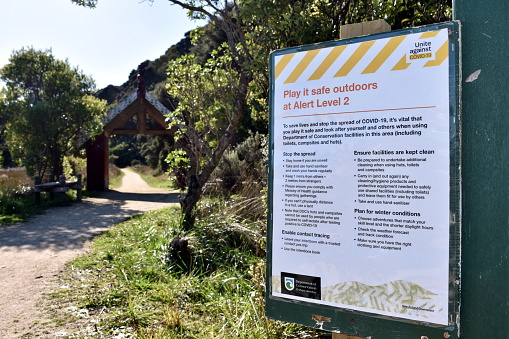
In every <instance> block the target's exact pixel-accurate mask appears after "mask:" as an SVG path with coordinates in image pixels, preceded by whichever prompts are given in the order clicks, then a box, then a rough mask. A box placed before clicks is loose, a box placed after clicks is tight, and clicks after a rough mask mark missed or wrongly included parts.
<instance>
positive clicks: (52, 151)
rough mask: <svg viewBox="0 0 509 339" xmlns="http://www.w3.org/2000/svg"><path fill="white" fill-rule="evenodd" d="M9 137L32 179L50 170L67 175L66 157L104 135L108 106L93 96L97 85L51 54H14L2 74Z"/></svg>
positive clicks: (4, 111)
mask: <svg viewBox="0 0 509 339" xmlns="http://www.w3.org/2000/svg"><path fill="white" fill-rule="evenodd" d="M0 78H1V79H2V80H3V81H4V82H5V84H6V90H5V96H4V98H2V105H0V107H2V116H4V117H5V118H6V125H5V129H6V130H5V135H6V139H7V143H8V145H9V149H10V151H11V153H13V155H14V156H15V157H17V158H22V159H23V163H24V165H25V167H26V169H27V172H28V173H29V174H30V175H33V174H34V173H35V172H37V173H38V174H39V175H41V174H43V173H44V172H45V170H46V169H49V170H50V171H52V172H53V173H55V174H60V173H63V158H64V156H65V155H70V154H72V153H73V152H75V151H76V150H77V148H78V147H79V146H81V143H82V141H83V138H84V137H85V136H86V135H88V134H90V133H91V134H93V133H95V132H97V131H98V127H99V126H100V123H99V119H100V117H101V115H102V114H103V111H104V108H105V103H104V102H102V101H100V100H98V99H96V98H94V97H93V96H92V95H91V93H92V90H93V89H94V83H93V80H92V79H91V78H89V77H88V76H86V75H84V74H83V73H82V72H81V71H79V70H78V69H77V68H73V67H71V66H70V65H69V64H68V62H67V61H60V60H57V59H55V58H54V57H53V55H52V53H51V50H46V51H38V50H35V49H33V48H28V49H25V48H22V49H21V50H18V51H14V52H13V53H12V55H11V57H10V59H9V64H7V65H5V66H4V67H3V68H2V69H1V70H0Z"/></svg>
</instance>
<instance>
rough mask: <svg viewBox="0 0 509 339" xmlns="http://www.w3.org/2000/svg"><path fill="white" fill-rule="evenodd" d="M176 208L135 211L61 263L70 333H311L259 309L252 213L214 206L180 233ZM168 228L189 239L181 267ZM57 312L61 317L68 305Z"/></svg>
mask: <svg viewBox="0 0 509 339" xmlns="http://www.w3.org/2000/svg"><path fill="white" fill-rule="evenodd" d="M209 204H212V202H211V201H209ZM179 215H180V213H179V210H178V209H176V208H169V209H164V210H160V211H155V212H149V213H146V214H144V215H139V216H136V217H134V218H132V219H130V220H129V221H126V222H124V223H122V224H119V225H117V226H115V227H114V228H113V229H111V230H110V231H109V232H107V233H105V234H104V235H102V236H101V237H99V238H97V239H96V240H95V241H94V243H93V246H92V251H91V252H90V253H89V254H87V255H85V256H83V257H80V258H78V259H76V260H74V261H73V262H71V263H70V264H69V269H68V270H67V274H66V277H65V279H64V282H63V283H62V285H63V286H65V288H64V289H62V291H60V293H58V294H57V295H56V298H57V299H56V300H57V301H56V302H55V303H54V304H56V305H58V308H59V309H62V308H64V309H65V308H67V309H69V310H72V312H71V313H72V314H73V315H71V316H72V317H71V318H72V319H73V321H74V322H75V324H76V323H77V324H81V325H79V327H80V330H79V331H78V332H77V333H75V334H74V337H79V338H95V337H101V336H102V337H107V338H108V337H114V336H117V335H120V334H119V333H121V335H123V336H124V337H129V336H132V337H136V338H141V339H148V338H310V337H312V336H313V331H312V330H309V329H307V328H304V327H300V326H297V325H291V324H286V323H282V322H278V321H274V320H269V319H267V318H265V316H264V286H265V268H264V251H263V249H262V248H260V247H261V246H263V243H264V241H263V238H264V234H263V229H261V228H260V221H249V220H247V219H242V218H239V217H238V216H235V215H230V216H225V215H224V214H222V213H218V212H217V210H216V212H214V213H212V214H209V215H208V216H205V215H203V216H201V217H200V218H199V219H198V221H197V224H196V227H195V229H194V230H193V231H192V232H190V233H187V234H184V233H183V231H182V230H181V229H180V226H179V224H180V220H179ZM176 236H180V237H183V238H186V239H187V240H188V243H189V246H188V247H189V249H190V265H189V266H188V267H187V269H186V270H183V269H181V268H178V267H176V266H175V265H173V263H174V262H173V261H172V258H171V255H169V254H170V253H171V249H170V243H171V240H172V239H173V238H174V237H176ZM61 303H64V305H62V304H61ZM65 303H69V304H67V305H65ZM65 306H66V307H65ZM63 317H65V318H66V319H69V318H70V315H69V312H67V313H64V314H63Z"/></svg>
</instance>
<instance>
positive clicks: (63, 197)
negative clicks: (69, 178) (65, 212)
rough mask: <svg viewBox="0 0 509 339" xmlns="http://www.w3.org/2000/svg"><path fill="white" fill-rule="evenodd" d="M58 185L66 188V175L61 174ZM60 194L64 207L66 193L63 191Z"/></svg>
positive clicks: (61, 203)
mask: <svg viewBox="0 0 509 339" xmlns="http://www.w3.org/2000/svg"><path fill="white" fill-rule="evenodd" d="M58 184H59V186H60V187H65V175H63V174H61V175H60V176H59V177H58ZM58 194H59V199H60V205H63V204H64V201H65V191H63V190H62V191H60V192H59V193H58Z"/></svg>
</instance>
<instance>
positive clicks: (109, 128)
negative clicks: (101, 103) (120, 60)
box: [86, 69, 173, 191]
mask: <svg viewBox="0 0 509 339" xmlns="http://www.w3.org/2000/svg"><path fill="white" fill-rule="evenodd" d="M138 71H139V74H140V75H139V76H138V89H137V91H135V92H133V93H132V94H131V95H129V96H128V97H127V98H126V99H124V100H123V101H122V102H121V103H120V104H118V105H117V106H115V107H114V108H113V109H112V110H111V111H110V112H109V113H108V114H107V115H106V117H105V118H104V119H103V123H104V128H103V133H101V134H100V135H98V136H96V137H94V138H92V139H90V140H89V141H88V142H87V143H86V152H87V190H92V191H103V190H107V189H108V183H109V174H108V163H109V145H108V142H109V138H110V136H112V135H115V134H145V135H148V134H157V135H163V134H166V135H168V134H169V135H173V131H172V130H169V129H168V125H167V124H166V122H165V116H166V115H167V114H168V113H169V111H168V109H167V108H166V107H164V106H163V105H162V104H161V103H160V102H159V101H158V100H157V99H156V98H154V97H153V96H152V95H151V94H150V93H148V92H147V91H146V90H145V84H144V80H143V69H138Z"/></svg>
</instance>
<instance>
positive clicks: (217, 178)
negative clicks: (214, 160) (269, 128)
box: [212, 133, 268, 196]
mask: <svg viewBox="0 0 509 339" xmlns="http://www.w3.org/2000/svg"><path fill="white" fill-rule="evenodd" d="M267 156H268V154H267V140H266V137H265V136H263V135H261V134H259V133H256V134H252V135H250V136H249V137H248V138H246V140H244V141H243V142H241V143H239V144H238V145H237V146H235V147H231V148H230V149H228V150H226V151H225V154H224V155H223V157H222V158H221V162H220V163H219V165H218V166H217V167H216V169H215V170H214V173H213V175H212V181H213V182H216V183H218V184H219V185H220V187H221V193H222V194H223V195H226V196H228V195H230V194H235V193H239V192H240V191H242V190H243V189H244V188H245V186H249V185H253V184H256V185H257V186H258V187H260V189H261V187H263V186H266V184H267V171H268V159H267Z"/></svg>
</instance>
